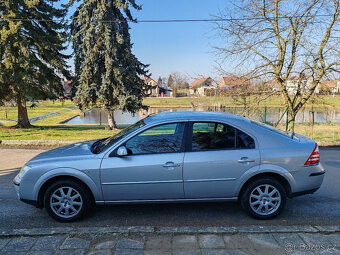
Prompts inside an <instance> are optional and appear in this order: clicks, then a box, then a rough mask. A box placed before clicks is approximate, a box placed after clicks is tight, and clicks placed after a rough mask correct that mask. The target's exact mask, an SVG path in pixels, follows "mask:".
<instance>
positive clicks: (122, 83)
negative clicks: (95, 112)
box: [70, 0, 147, 112]
mask: <svg viewBox="0 0 340 255" xmlns="http://www.w3.org/2000/svg"><path fill="white" fill-rule="evenodd" d="M70 4H72V2H71V3H70ZM130 6H132V7H133V8H135V9H140V6H138V5H137V4H136V3H135V0H120V1H112V0H103V1H92V0H84V2H83V3H82V4H80V6H79V7H78V8H77V10H76V12H75V13H74V15H73V17H72V24H71V34H72V43H73V49H74V54H75V75H76V79H75V83H74V85H75V86H76V90H77V91H76V95H75V101H76V102H77V103H78V104H79V106H80V108H86V107H88V106H91V105H99V106H102V107H104V108H105V109H107V110H109V111H114V110H117V109H122V110H124V111H129V112H136V111H138V110H139V109H140V108H146V107H145V106H143V104H142V100H143V97H144V96H145V89H147V86H146V84H145V83H144V81H143V80H142V79H141V77H144V76H147V70H146V69H147V65H144V64H142V63H141V62H140V61H139V60H138V59H137V58H136V56H134V55H133V54H132V52H131V51H132V43H131V41H130V34H129V29H130V28H129V25H128V21H134V19H133V18H132V16H131V13H130V10H129V8H130Z"/></svg>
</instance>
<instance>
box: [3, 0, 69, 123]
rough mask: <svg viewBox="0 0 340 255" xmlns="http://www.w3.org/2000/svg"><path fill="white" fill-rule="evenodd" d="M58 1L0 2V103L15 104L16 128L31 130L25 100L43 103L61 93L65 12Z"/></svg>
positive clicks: (65, 57) (66, 75) (20, 0)
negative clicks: (16, 107) (8, 102)
mask: <svg viewBox="0 0 340 255" xmlns="http://www.w3.org/2000/svg"><path fill="white" fill-rule="evenodd" d="M57 1H58V0H49V1H40V0H1V2H0V100H3V101H5V100H16V102H17V106H18V124H17V127H19V128H28V127H30V126H31V124H30V122H29V119H28V115H27V109H26V101H27V99H28V98H32V99H44V98H47V97H53V96H56V95H57V94H58V93H62V92H63V86H62V80H61V78H60V76H61V77H62V76H64V77H66V78H69V74H68V72H67V71H66V67H67V65H66V59H67V56H66V55H64V54H62V53H61V52H62V51H63V50H65V49H66V48H65V46H64V42H65V40H64V38H65V30H64V29H65V23H64V22H63V21H61V20H60V19H61V18H63V17H64V16H65V15H66V9H64V8H56V7H54V5H55V3H56V2H57Z"/></svg>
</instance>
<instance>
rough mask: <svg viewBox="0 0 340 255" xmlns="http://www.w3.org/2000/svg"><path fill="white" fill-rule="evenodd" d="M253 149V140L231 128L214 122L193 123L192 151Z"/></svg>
mask: <svg viewBox="0 0 340 255" xmlns="http://www.w3.org/2000/svg"><path fill="white" fill-rule="evenodd" d="M254 148H255V142H254V140H253V138H251V137H250V136H249V135H247V134H246V133H244V132H242V131H240V130H238V129H236V128H234V127H232V126H229V125H226V124H222V123H214V122H197V123H193V127H192V151H204V150H223V149H254Z"/></svg>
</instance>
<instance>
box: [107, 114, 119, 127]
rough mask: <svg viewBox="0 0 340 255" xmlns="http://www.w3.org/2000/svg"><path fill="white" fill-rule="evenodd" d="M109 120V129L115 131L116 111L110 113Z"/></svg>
mask: <svg viewBox="0 0 340 255" xmlns="http://www.w3.org/2000/svg"><path fill="white" fill-rule="evenodd" d="M107 120H108V129H110V130H113V129H116V128H117V124H116V121H115V116H114V111H109V113H108V118H107Z"/></svg>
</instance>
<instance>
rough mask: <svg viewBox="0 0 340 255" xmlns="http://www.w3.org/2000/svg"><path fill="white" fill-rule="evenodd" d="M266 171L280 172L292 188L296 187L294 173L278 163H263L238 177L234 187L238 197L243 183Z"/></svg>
mask: <svg viewBox="0 0 340 255" xmlns="http://www.w3.org/2000/svg"><path fill="white" fill-rule="evenodd" d="M264 173H273V174H278V175H280V176H282V177H284V178H285V179H286V180H287V181H288V183H289V185H290V187H291V189H292V190H294V189H295V186H296V184H295V180H294V178H293V176H292V174H291V173H290V172H289V171H288V170H287V169H284V168H282V167H280V166H277V165H271V164H263V165H260V166H258V167H253V168H250V169H249V170H248V171H246V172H245V173H244V174H242V175H241V177H240V178H238V180H237V182H236V185H235V188H234V194H235V197H238V195H239V193H240V191H241V189H242V187H243V185H244V184H245V183H246V182H247V181H248V180H249V179H250V178H252V177H254V176H256V175H258V174H264Z"/></svg>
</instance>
